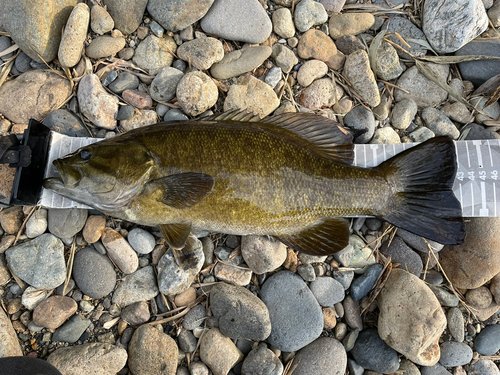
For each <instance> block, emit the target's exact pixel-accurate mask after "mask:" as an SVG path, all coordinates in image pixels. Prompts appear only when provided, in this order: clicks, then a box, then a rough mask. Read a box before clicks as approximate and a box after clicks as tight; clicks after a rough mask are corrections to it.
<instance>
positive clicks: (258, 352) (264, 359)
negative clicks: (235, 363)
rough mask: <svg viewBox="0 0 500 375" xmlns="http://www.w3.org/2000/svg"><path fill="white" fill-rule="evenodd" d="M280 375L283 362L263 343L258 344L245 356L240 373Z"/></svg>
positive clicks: (242, 374)
mask: <svg viewBox="0 0 500 375" xmlns="http://www.w3.org/2000/svg"><path fill="white" fill-rule="evenodd" d="M254 374H259V375H282V374H283V364H282V363H281V362H280V360H279V358H278V357H276V355H275V354H274V353H273V352H272V351H271V350H269V349H267V347H266V345H265V344H260V345H259V346H257V347H256V348H255V349H254V350H252V351H251V352H250V353H248V355H247V356H246V358H245V360H244V361H243V365H242V366H241V375H254Z"/></svg>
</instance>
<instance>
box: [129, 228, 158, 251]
mask: <svg viewBox="0 0 500 375" xmlns="http://www.w3.org/2000/svg"><path fill="white" fill-rule="evenodd" d="M127 240H128V242H129V243H130V245H131V246H132V248H133V249H134V250H135V251H136V252H137V253H139V254H149V253H150V252H152V251H153V249H154V247H155V246H156V240H155V237H154V236H153V235H152V234H151V233H149V232H147V231H145V230H144V229H141V228H134V229H132V230H131V231H130V232H128V237H127Z"/></svg>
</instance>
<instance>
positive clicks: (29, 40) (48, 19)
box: [1, 0, 77, 123]
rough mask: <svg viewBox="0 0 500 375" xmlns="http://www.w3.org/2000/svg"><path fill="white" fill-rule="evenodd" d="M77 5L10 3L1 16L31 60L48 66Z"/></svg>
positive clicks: (57, 0)
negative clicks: (45, 63) (5, 15)
mask: <svg viewBox="0 0 500 375" xmlns="http://www.w3.org/2000/svg"><path fill="white" fill-rule="evenodd" d="M76 4H77V1H76V0H44V2H43V3H40V2H38V1H35V0H19V1H18V0H7V1H4V2H3V4H2V5H3V6H2V14H8V15H9V17H3V20H2V24H3V28H4V29H5V30H6V31H7V32H8V33H9V35H10V37H11V38H12V39H13V40H14V41H15V42H16V44H17V45H18V46H19V48H20V49H21V50H22V51H23V52H24V53H26V54H27V55H28V56H29V57H31V58H32V59H33V60H35V61H36V62H39V63H43V61H45V62H47V63H48V62H50V61H52V60H53V59H54V58H55V57H56V56H57V49H58V48H59V43H60V41H61V30H62V29H63V27H64V25H65V24H66V21H67V20H68V17H69V15H70V13H71V10H72V9H73V7H74V6H75V5H76ZM39 55H40V57H39ZM42 59H43V60H42ZM4 86H5V85H4ZM33 100H40V98H39V97H37V96H34V97H33ZM18 103H23V102H18ZM1 112H2V113H3V111H1ZM42 117H44V116H42ZM16 122H20V121H16ZM26 123H27V121H26Z"/></svg>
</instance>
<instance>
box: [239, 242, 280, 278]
mask: <svg viewBox="0 0 500 375" xmlns="http://www.w3.org/2000/svg"><path fill="white" fill-rule="evenodd" d="M241 255H242V256H243V259H244V260H245V263H246V264H247V265H248V267H249V268H250V269H251V270H252V272H253V273H256V274H257V275H262V274H263V273H266V272H271V271H274V270H275V269H276V268H278V267H279V266H281V265H282V264H283V262H284V261H285V259H286V246H285V245H284V244H282V243H281V242H279V241H276V240H272V239H270V238H269V237H267V236H243V237H242V238H241Z"/></svg>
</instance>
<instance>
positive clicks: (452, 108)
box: [441, 102, 472, 124]
mask: <svg viewBox="0 0 500 375" xmlns="http://www.w3.org/2000/svg"><path fill="white" fill-rule="evenodd" d="M441 112H443V113H444V114H445V115H446V116H448V117H449V118H450V119H452V120H453V121H456V122H459V123H461V124H466V123H468V122H470V121H472V114H471V113H470V112H469V109H468V108H467V106H466V105H465V104H464V103H460V102H455V103H452V104H448V105H445V106H443V107H442V108H441Z"/></svg>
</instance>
